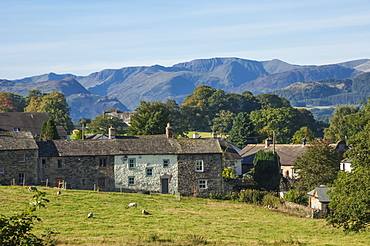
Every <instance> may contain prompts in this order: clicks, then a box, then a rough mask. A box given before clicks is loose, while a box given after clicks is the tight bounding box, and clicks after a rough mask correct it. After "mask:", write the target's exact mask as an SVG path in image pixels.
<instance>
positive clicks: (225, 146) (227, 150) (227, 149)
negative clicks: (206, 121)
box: [218, 139, 243, 160]
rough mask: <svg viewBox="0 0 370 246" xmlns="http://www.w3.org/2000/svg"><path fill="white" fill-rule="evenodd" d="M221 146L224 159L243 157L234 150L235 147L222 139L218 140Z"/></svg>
mask: <svg viewBox="0 0 370 246" xmlns="http://www.w3.org/2000/svg"><path fill="white" fill-rule="evenodd" d="M218 141H219V143H220V146H221V149H222V151H223V152H224V156H225V159H226V160H241V159H243V157H241V156H240V155H239V153H238V152H237V151H236V150H235V147H234V146H233V145H232V144H231V143H229V142H227V141H225V140H222V139H219V140H218Z"/></svg>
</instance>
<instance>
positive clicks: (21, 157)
mask: <svg viewBox="0 0 370 246" xmlns="http://www.w3.org/2000/svg"><path fill="white" fill-rule="evenodd" d="M17 158H18V162H26V154H18V156H17Z"/></svg>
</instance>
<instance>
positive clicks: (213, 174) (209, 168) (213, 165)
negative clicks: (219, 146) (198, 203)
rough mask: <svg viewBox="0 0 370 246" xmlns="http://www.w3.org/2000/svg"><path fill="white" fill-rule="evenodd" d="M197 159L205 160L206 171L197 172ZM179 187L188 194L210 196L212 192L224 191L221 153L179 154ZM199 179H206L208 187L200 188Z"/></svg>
mask: <svg viewBox="0 0 370 246" xmlns="http://www.w3.org/2000/svg"><path fill="white" fill-rule="evenodd" d="M196 160H203V163H204V171H203V172H196V167H195V165H196ZM178 165H179V178H178V182H179V188H178V191H179V192H180V193H181V194H183V195H186V196H192V195H194V196H200V197H208V196H209V195H210V194H211V193H216V192H217V193H222V194H223V193H224V184H223V181H222V170H223V163H222V155H221V154H183V155H179V156H178ZM199 180H206V182H207V188H206V189H200V188H199V183H198V182H199Z"/></svg>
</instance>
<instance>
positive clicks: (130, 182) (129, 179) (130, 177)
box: [127, 176, 135, 186]
mask: <svg viewBox="0 0 370 246" xmlns="http://www.w3.org/2000/svg"><path fill="white" fill-rule="evenodd" d="M127 181H128V185H129V186H133V185H135V177H134V176H129V177H128V179H127Z"/></svg>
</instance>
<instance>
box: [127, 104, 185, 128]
mask: <svg viewBox="0 0 370 246" xmlns="http://www.w3.org/2000/svg"><path fill="white" fill-rule="evenodd" d="M136 111H137V114H135V115H133V116H132V117H131V120H130V126H129V127H128V128H127V131H128V133H129V134H131V135H156V134H164V133H165V129H166V126H167V123H171V124H172V127H173V131H174V134H182V133H183V128H182V118H181V116H180V108H179V106H178V105H177V103H176V102H175V101H173V100H167V101H166V103H162V102H161V101H158V102H145V101H141V102H140V106H139V107H138V108H137V109H136Z"/></svg>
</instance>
